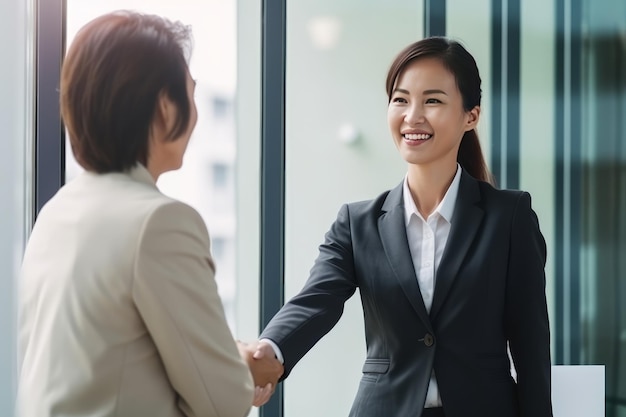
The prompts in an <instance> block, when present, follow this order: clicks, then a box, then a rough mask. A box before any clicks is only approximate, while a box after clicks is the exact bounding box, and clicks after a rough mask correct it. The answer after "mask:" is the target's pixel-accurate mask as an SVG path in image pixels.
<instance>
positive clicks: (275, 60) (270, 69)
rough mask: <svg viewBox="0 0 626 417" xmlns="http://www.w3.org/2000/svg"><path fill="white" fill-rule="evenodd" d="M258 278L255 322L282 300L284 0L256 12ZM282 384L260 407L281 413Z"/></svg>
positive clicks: (267, 2) (271, 0) (275, 415)
mask: <svg viewBox="0 0 626 417" xmlns="http://www.w3.org/2000/svg"><path fill="white" fill-rule="evenodd" d="M261 13H262V16H261V19H262V22H261V32H262V33H261V66H262V68H261V78H262V79H261V184H260V185H261V190H260V193H261V213H260V214H261V237H260V238H261V254H260V262H261V265H260V267H261V276H260V294H259V296H260V309H261V311H260V326H261V329H263V328H265V326H266V325H267V324H268V323H269V321H270V320H271V319H272V317H273V316H274V314H276V312H277V311H278V310H279V309H280V308H281V307H282V305H283V303H284V252H285V251H284V247H285V70H286V65H285V60H286V0H263V3H262V10H261ZM283 404H284V401H283V385H282V384H280V385H278V386H277V387H276V391H275V393H274V395H273V396H272V398H271V399H270V401H269V402H268V403H267V404H266V405H264V406H263V407H261V408H260V410H259V415H260V416H261V417H282V416H283V407H284V405H283Z"/></svg>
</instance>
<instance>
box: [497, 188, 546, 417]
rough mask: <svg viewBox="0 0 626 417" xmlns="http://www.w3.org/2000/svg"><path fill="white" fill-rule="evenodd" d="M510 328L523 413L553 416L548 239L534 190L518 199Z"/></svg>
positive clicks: (508, 314)
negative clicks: (532, 198) (534, 207)
mask: <svg viewBox="0 0 626 417" xmlns="http://www.w3.org/2000/svg"><path fill="white" fill-rule="evenodd" d="M510 248H511V249H510V250H511V252H510V257H509V271H508V281H507V300H506V330H507V336H508V339H509V346H510V349H511V356H512V358H513V363H514V365H515V369H516V372H517V390H518V401H519V407H520V417H549V416H552V406H551V386H550V384H551V367H550V326H549V323H548V309H547V304H546V292H545V286H546V279H545V272H544V267H545V262H546V244H545V241H544V238H543V236H542V234H541V232H540V230H539V222H538V220H537V215H536V214H535V212H534V211H533V210H532V208H531V202H530V195H529V194H528V193H522V194H521V195H520V197H519V199H518V201H517V207H516V209H515V214H514V217H513V223H512V229H511V246H510Z"/></svg>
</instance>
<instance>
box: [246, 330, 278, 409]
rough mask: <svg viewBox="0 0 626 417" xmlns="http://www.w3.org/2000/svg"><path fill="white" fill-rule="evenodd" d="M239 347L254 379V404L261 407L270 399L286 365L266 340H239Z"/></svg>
mask: <svg viewBox="0 0 626 417" xmlns="http://www.w3.org/2000/svg"><path fill="white" fill-rule="evenodd" d="M237 348H238V349H239V354H240V355H241V357H242V358H243V360H244V361H245V362H246V363H247V364H248V367H249V368H250V372H251V373H252V378H253V379H254V385H255V390H254V400H253V402H252V405H254V406H255V407H260V406H262V405H263V404H265V403H266V402H268V401H269V399H270V398H271V396H272V394H273V393H274V390H275V389H276V384H277V383H278V379H279V378H280V377H281V376H282V374H283V372H284V367H283V365H282V364H281V363H280V361H279V360H278V359H276V356H275V355H274V350H273V349H272V347H271V346H270V345H269V344H267V343H264V342H258V341H255V342H252V343H244V342H242V341H239V340H238V341H237Z"/></svg>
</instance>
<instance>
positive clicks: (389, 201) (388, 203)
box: [343, 183, 402, 216]
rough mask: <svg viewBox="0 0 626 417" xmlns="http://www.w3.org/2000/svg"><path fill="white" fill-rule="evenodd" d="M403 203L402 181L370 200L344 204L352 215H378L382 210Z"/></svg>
mask: <svg viewBox="0 0 626 417" xmlns="http://www.w3.org/2000/svg"><path fill="white" fill-rule="evenodd" d="M398 204H402V183H400V185H398V186H396V187H395V188H392V189H390V190H385V191H383V192H381V193H380V194H378V195H377V196H376V197H374V198H371V199H369V200H361V201H355V202H351V203H346V204H344V206H343V207H344V208H345V210H347V211H349V212H350V215H354V216H363V215H371V214H374V215H376V216H378V215H379V214H380V213H381V212H382V211H386V210H389V209H391V208H392V207H394V206H397V205H398Z"/></svg>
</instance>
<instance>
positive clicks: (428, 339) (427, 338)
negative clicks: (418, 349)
mask: <svg viewBox="0 0 626 417" xmlns="http://www.w3.org/2000/svg"><path fill="white" fill-rule="evenodd" d="M434 343H435V338H434V337H433V336H432V335H431V334H430V333H426V335H425V336H424V344H425V345H426V347H431V346H432V345H433V344H434Z"/></svg>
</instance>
